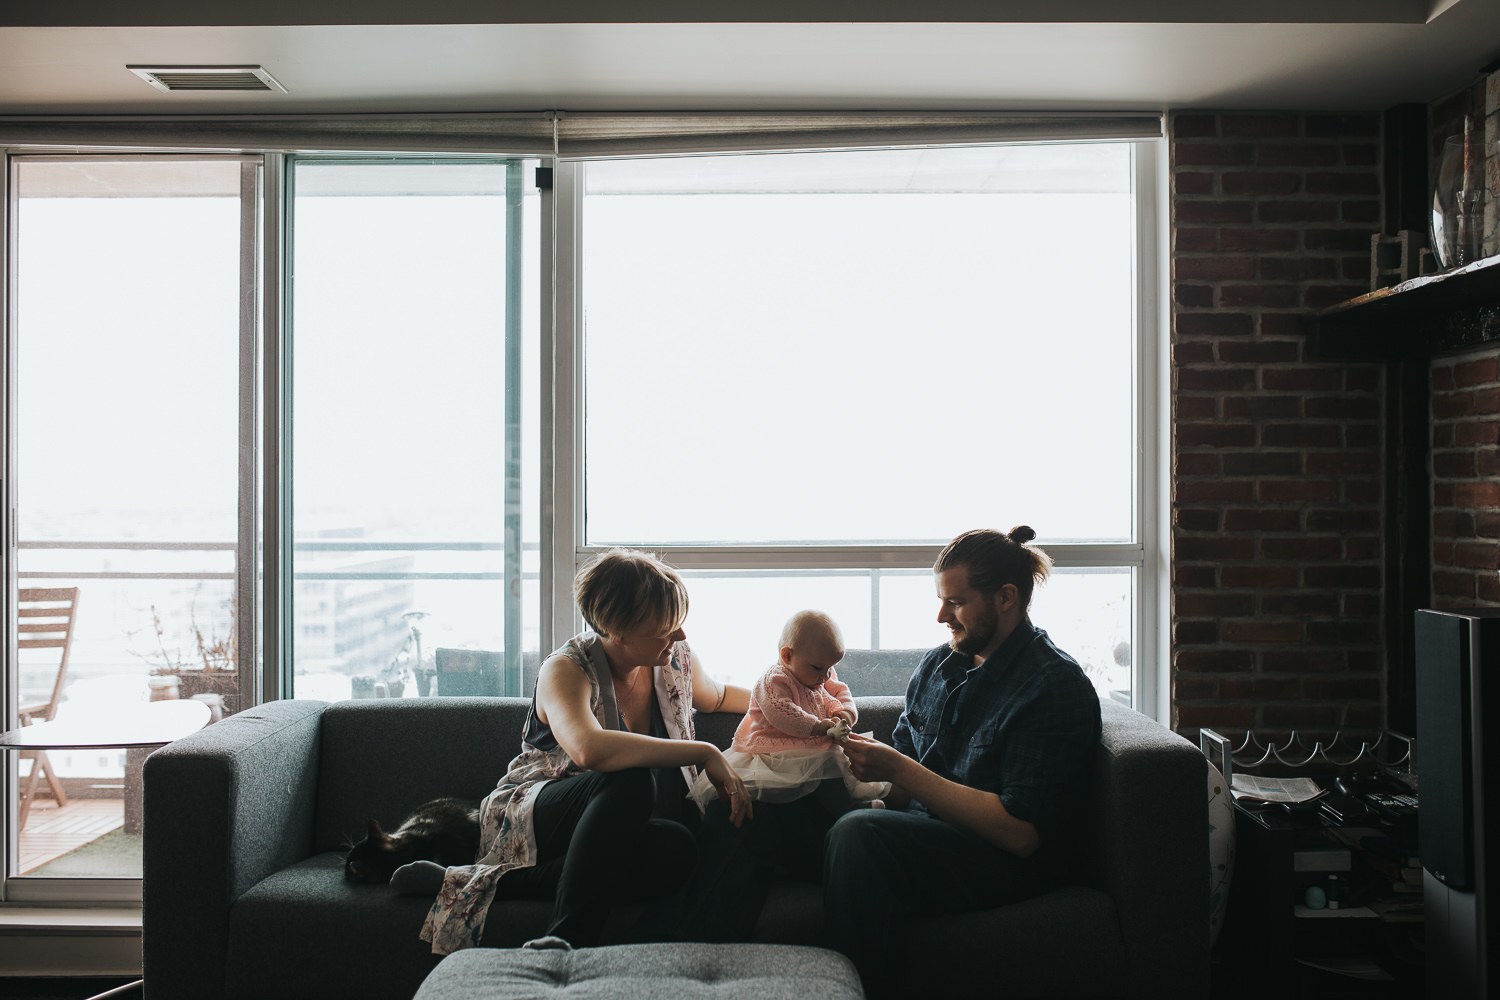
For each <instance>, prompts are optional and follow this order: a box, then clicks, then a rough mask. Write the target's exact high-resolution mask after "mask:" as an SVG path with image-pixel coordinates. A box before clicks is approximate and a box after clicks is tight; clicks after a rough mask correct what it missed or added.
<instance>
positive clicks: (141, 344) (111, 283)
mask: <svg viewBox="0 0 1500 1000" xmlns="http://www.w3.org/2000/svg"><path fill="white" fill-rule="evenodd" d="M10 169H11V173H10V178H9V190H10V196H11V208H12V216H11V217H12V219H13V220H14V229H13V234H12V243H11V247H12V251H13V254H14V265H13V269H12V289H13V293H14V305H13V312H12V319H13V323H12V327H11V329H12V330H13V336H12V338H11V355H10V358H9V361H10V364H9V365H8V366H7V367H8V368H9V369H10V378H11V381H10V385H11V408H10V411H9V414H8V415H9V417H10V418H11V420H13V428H12V431H11V434H12V437H11V440H12V449H11V452H10V454H11V468H10V469H8V470H7V471H8V473H9V475H7V476H6V480H7V482H8V483H9V484H10V499H11V501H12V502H13V503H14V505H15V522H14V531H15V545H16V551H15V560H16V578H17V592H16V593H15V594H14V596H13V600H16V603H15V605H14V606H13V609H12V611H13V613H12V614H11V615H10V616H8V622H9V624H8V627H9V628H10V629H11V630H12V636H11V640H12V641H14V642H15V643H16V645H15V646H14V647H12V648H14V649H15V650H16V658H15V661H14V662H15V672H14V674H13V675H12V677H13V679H12V681H11V684H12V685H13V688H12V690H13V691H14V694H15V702H14V705H15V709H16V710H17V711H18V721H19V722H20V723H21V724H35V723H38V722H44V721H48V720H54V721H57V722H60V723H66V724H67V725H69V726H75V727H83V728H87V727H89V726H92V725H102V724H115V723H119V722H120V721H121V720H124V719H127V718H130V717H132V716H133V714H139V713H140V711H141V709H142V707H143V706H145V705H146V704H148V703H149V702H152V701H159V700H166V699H174V698H177V699H190V698H197V699H198V700H200V701H203V702H205V703H206V704H208V705H209V707H210V716H209V717H210V718H218V717H222V716H223V715H226V714H232V713H233V712H235V711H237V710H238V709H239V708H240V707H242V706H243V705H244V704H246V701H245V699H246V696H248V695H249V693H250V692H251V691H252V690H253V687H254V657H253V656H250V655H242V653H243V652H244V651H245V650H246V648H247V646H251V645H252V644H253V638H250V637H251V636H253V632H251V631H250V629H249V628H248V627H247V626H246V623H244V622H243V621H242V617H243V616H242V615H241V611H242V610H243V609H246V608H250V607H253V600H252V599H251V596H250V594H249V593H248V591H247V589H246V588H248V587H250V586H253V579H254V568H253V565H252V564H253V558H254V555H253V553H254V544H253V518H252V511H253V501H252V492H251V491H252V489H253V470H252V469H250V468H249V467H248V464H247V463H244V462H242V461H240V459H239V457H238V456H239V453H240V447H239V446H240V443H241V441H242V440H245V439H247V438H248V436H249V435H250V434H251V433H252V428H253V424H254V405H253V404H254V360H253V345H254V338H255V327H256V308H255V299H256V295H255V289H256V273H255V259H256V258H255V252H254V251H255V246H256V228H257V189H258V180H259V169H260V167H259V159H258V158H255V159H245V158H237V157H195V158H185V157H170V156H166V157H145V156H120V157H111V158H96V157H67V158H63V157H40V156H38V157H18V158H15V159H13V160H12V161H11V168H10ZM17 756H20V757H21V759H19V760H17V759H16V758H17ZM143 757H144V755H143V754H141V753H139V752H127V751H125V750H89V751H81V750H53V751H51V752H49V753H45V754H39V755H35V756H25V755H17V754H8V755H7V756H6V758H5V760H4V763H5V765H6V766H7V767H8V768H9V769H10V773H9V775H8V777H9V781H8V782H7V785H6V787H7V788H9V789H10V795H9V802H8V809H9V811H10V815H11V817H12V824H11V826H10V829H17V828H19V829H18V835H17V837H16V838H14V839H10V838H8V839H9V840H10V843H11V844H12V845H13V848H14V850H15V852H16V853H15V854H14V855H12V857H11V863H10V864H9V865H8V869H9V871H10V872H11V873H13V874H21V875H30V876H33V877H38V878H40V877H54V876H75V877H76V876H84V877H96V878H111V877H125V878H128V877H132V876H135V877H138V876H139V874H140V830H141V785H140V765H141V760H142V759H143Z"/></svg>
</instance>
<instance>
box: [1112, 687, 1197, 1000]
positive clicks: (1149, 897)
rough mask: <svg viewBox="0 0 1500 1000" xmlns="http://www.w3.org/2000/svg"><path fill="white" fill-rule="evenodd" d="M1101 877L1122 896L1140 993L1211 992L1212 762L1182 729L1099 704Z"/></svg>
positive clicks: (1123, 927)
mask: <svg viewBox="0 0 1500 1000" xmlns="http://www.w3.org/2000/svg"><path fill="white" fill-rule="evenodd" d="M1101 708H1102V710H1103V715H1104V734H1103V738H1102V740H1101V745H1100V754H1101V761H1102V765H1103V766H1102V767H1101V782H1100V787H1099V788H1097V789H1096V792H1095V794H1096V795H1097V797H1098V803H1099V821H1100V825H1099V829H1098V830H1097V831H1096V833H1097V834H1098V837H1099V840H1098V844H1099V860H1100V863H1101V871H1100V872H1099V876H1100V878H1101V881H1102V888H1103V889H1104V890H1105V891H1106V892H1108V893H1109V894H1110V896H1111V897H1113V898H1114V901H1115V907H1116V909H1117V911H1118V913H1119V916H1120V931H1121V934H1122V935H1123V936H1124V939H1125V950H1126V954H1127V955H1128V956H1129V957H1128V962H1129V966H1130V967H1129V970H1128V982H1129V989H1128V990H1127V991H1122V992H1128V993H1129V994H1130V995H1132V996H1206V995H1207V992H1208V972H1209V968H1208V965H1209V933H1208V931H1209V927H1208V784H1207V780H1208V764H1207V762H1206V761H1205V760H1204V759H1203V754H1202V753H1200V752H1199V751H1198V748H1197V747H1195V746H1193V745H1192V744H1191V743H1189V742H1188V741H1187V740H1185V739H1183V738H1182V737H1181V736H1179V735H1177V734H1176V733H1174V732H1172V731H1171V730H1170V729H1168V728H1166V727H1165V726H1163V725H1161V724H1160V723H1158V722H1155V721H1153V720H1151V719H1148V718H1146V717H1145V716H1143V715H1141V714H1139V713H1137V712H1133V711H1131V710H1130V709H1127V708H1124V707H1123V706H1121V705H1117V704H1114V703H1113V702H1109V701H1105V702H1103V703H1102V704H1101Z"/></svg>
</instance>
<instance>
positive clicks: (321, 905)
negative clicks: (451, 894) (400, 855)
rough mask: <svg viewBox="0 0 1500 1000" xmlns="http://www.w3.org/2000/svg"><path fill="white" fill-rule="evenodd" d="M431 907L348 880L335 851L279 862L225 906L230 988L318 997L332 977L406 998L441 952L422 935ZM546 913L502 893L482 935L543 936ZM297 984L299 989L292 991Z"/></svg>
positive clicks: (510, 942) (517, 940)
mask: <svg viewBox="0 0 1500 1000" xmlns="http://www.w3.org/2000/svg"><path fill="white" fill-rule="evenodd" d="M431 905H432V897H431V896H425V895H424V896H403V895H401V894H399V893H397V892H396V891H394V890H393V889H391V887H390V886H386V885H365V884H362V883H356V882H348V881H346V880H345V879H344V859H343V855H342V854H340V853H338V852H328V853H324V854H319V855H316V856H314V857H311V858H308V859H307V860H305V861H301V862H299V863H297V864H295V865H291V866H290V867H287V868H283V869H282V870H281V871H279V872H276V873H275V874H273V875H270V876H268V877H267V878H265V879H264V880H262V881H261V882H260V883H259V884H257V885H256V886H254V887H253V888H251V889H250V891H249V892H246V893H245V894H244V895H243V896H241V897H240V898H239V899H238V900H236V901H235V903H234V905H233V906H232V907H231V909H230V912H229V942H230V943H229V955H228V960H227V963H226V964H227V975H226V979H227V981H228V989H227V993H228V995H229V996H230V997H236V998H245V1000H252V998H255V1000H261V998H265V997H276V998H278V1000H293V998H295V997H301V996H306V997H308V998H309V1000H311V998H320V1000H321V998H324V997H326V996H327V995H328V994H327V992H326V986H327V984H328V983H330V982H336V983H340V984H341V985H342V987H343V988H344V989H345V993H344V995H346V996H361V997H387V996H411V994H412V993H414V992H416V989H417V986H418V985H419V984H420V983H421V982H422V977H423V976H425V975H426V974H427V973H428V972H429V971H431V969H432V968H433V966H435V965H436V964H437V963H438V959H439V958H440V957H441V956H438V955H433V954H432V953H431V949H430V947H429V946H428V945H427V944H426V942H424V941H422V940H421V939H420V938H419V934H420V933H421V929H422V921H423V920H425V919H426V918H427V910H428V908H429V907H430V906H431ZM551 916H552V901H551V900H545V901H536V900H506V901H505V902H504V903H503V904H501V905H497V906H494V907H492V908H491V910H490V913H489V918H488V919H487V920H486V921H485V925H484V937H483V939H482V941H483V943H484V944H486V945H490V946H494V947H510V948H514V947H517V946H519V945H520V944H521V943H522V942H524V941H528V940H530V939H531V938H534V937H537V936H539V935H540V934H541V933H542V932H543V931H544V930H545V929H546V927H547V923H548V921H549V920H550V919H551ZM331 942H338V943H339V946H338V947H330V946H329V945H330V943H331ZM299 973H305V974H299ZM302 983H305V984H306V990H305V992H299V987H297V986H291V987H290V989H289V984H302Z"/></svg>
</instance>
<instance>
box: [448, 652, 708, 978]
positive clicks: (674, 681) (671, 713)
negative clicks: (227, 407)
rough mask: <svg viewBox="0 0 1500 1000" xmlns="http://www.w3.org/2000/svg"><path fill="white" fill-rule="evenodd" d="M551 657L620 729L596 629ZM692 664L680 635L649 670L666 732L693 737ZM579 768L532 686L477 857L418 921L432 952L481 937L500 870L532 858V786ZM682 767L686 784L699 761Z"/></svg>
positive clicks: (489, 804)
mask: <svg viewBox="0 0 1500 1000" xmlns="http://www.w3.org/2000/svg"><path fill="white" fill-rule="evenodd" d="M552 656H553V657H556V656H566V657H567V658H568V659H570V660H572V661H573V662H574V663H576V664H577V665H578V667H579V669H580V670H582V671H583V674H584V676H585V677H587V678H588V681H589V710H590V711H591V712H593V715H594V718H596V719H598V720H599V725H601V726H603V727H604V728H605V729H614V730H621V729H624V728H625V727H624V726H623V725H622V724H621V722H620V712H619V707H618V706H617V705H616V703H615V693H614V680H613V675H612V674H611V673H610V671H609V662H608V660H606V658H605V655H604V647H603V645H602V644H601V640H600V638H599V636H598V635H596V634H595V633H593V632H584V633H582V634H580V635H576V636H574V637H573V638H571V639H569V640H568V641H567V642H566V643H565V644H564V645H563V646H562V647H561V648H560V649H558V650H557V651H556V652H554V653H553V654H552ZM551 658H552V657H548V659H551ZM691 663H692V651H691V650H690V649H689V648H688V644H687V643H686V642H679V643H677V644H676V645H675V646H674V647H673V649H672V656H671V659H670V660H669V661H668V663H667V665H666V666H664V667H659V668H657V669H655V670H653V671H652V674H653V677H652V680H653V687H654V688H655V691H656V708H657V710H658V711H659V712H660V716H661V724H662V726H663V727H664V729H665V735H666V736H667V737H668V738H670V739H686V740H690V739H692V738H693V672H692V666H691ZM655 714H656V713H653V715H655ZM652 728H653V730H654V729H655V726H654V725H653V727H652ZM653 735H655V733H654V732H653ZM582 770H583V768H581V767H579V766H578V765H577V764H576V763H574V762H573V760H571V759H570V758H569V757H568V755H567V752H566V751H564V750H563V749H562V747H560V746H558V745H557V739H556V737H554V736H553V735H552V730H551V727H550V726H548V725H547V724H546V723H544V722H542V720H541V719H540V718H539V717H538V716H537V712H536V694H535V692H533V693H532V697H531V709H530V710H529V711H528V712H527V714H526V726H525V729H524V732H523V736H522V742H521V753H520V755H519V756H517V757H516V758H515V759H514V760H512V761H511V762H510V767H509V768H508V769H507V770H506V774H505V777H504V778H502V779H501V780H500V784H499V786H498V787H496V789H495V790H494V791H493V792H491V793H490V794H489V796H488V797H487V798H486V799H485V800H484V802H483V803H481V804H480V832H479V860H478V861H477V862H475V863H474V864H472V865H464V866H461V867H455V868H449V869H448V872H447V875H446V876H445V877H444V878H443V887H442V889H441V890H440V891H439V893H438V897H437V899H436V900H435V901H434V902H433V904H432V908H431V909H430V910H429V911H428V913H427V920H426V922H424V923H423V925H422V935H421V936H422V940H423V941H426V942H428V943H430V944H431V945H432V951H433V953H434V954H437V955H447V954H449V953H451V952H454V951H458V950H460V949H462V948H470V947H474V946H475V945H477V944H478V943H479V938H480V936H481V935H482V934H483V933H484V918H485V914H486V913H487V912H488V911H489V907H490V903H491V902H492V901H493V900H494V898H495V884H496V883H497V882H498V881H499V880H500V877H501V876H502V875H504V874H505V873H506V872H508V871H511V870H512V869H515V868H530V867H532V866H534V865H535V864H536V828H535V824H534V822H533V816H532V807H533V806H534V805H535V802H536V793H537V791H538V790H539V789H540V788H541V787H542V786H543V785H545V784H546V783H547V782H548V781H555V780H558V779H561V778H568V777H571V776H572V775H575V774H578V773H579V772H581V771H582ZM682 774H683V778H684V780H685V782H686V784H687V786H688V787H691V786H692V783H693V781H694V780H695V779H696V777H697V770H696V768H692V767H684V768H683V769H682Z"/></svg>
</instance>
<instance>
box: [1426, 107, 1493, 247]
mask: <svg viewBox="0 0 1500 1000" xmlns="http://www.w3.org/2000/svg"><path fill="white" fill-rule="evenodd" d="M1484 153H1485V144H1484V140H1483V134H1482V133H1478V132H1472V133H1469V134H1467V135H1453V136H1449V137H1448V139H1447V141H1445V142H1444V143H1443V152H1442V156H1441V157H1440V158H1439V160H1438V168H1437V176H1436V177H1435V178H1434V179H1433V185H1432V250H1433V253H1435V254H1437V258H1438V263H1439V264H1440V265H1441V266H1442V267H1443V269H1444V270H1447V269H1448V268H1454V267H1464V266H1466V265H1468V264H1472V263H1474V262H1475V261H1476V260H1478V259H1480V258H1481V257H1483V256H1484V203H1485V188H1484Z"/></svg>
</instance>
